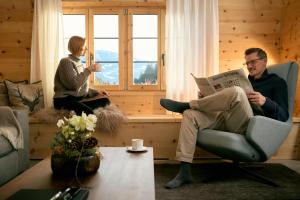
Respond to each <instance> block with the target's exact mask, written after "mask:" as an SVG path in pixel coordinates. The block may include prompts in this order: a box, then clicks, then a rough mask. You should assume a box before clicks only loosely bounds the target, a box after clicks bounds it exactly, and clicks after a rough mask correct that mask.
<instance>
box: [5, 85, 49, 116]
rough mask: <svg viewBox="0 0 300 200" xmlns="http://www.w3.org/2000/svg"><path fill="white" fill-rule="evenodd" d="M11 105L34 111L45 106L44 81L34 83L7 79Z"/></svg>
mask: <svg viewBox="0 0 300 200" xmlns="http://www.w3.org/2000/svg"><path fill="white" fill-rule="evenodd" d="M4 82H5V85H6V87H7V91H8V98H9V103H10V105H12V106H14V107H17V108H25V109H27V110H28V111H29V112H30V113H33V112H35V111H37V110H39V109H41V108H43V107H44V95H43V87H42V82H41V81H40V82H36V83H33V84H20V83H13V82H11V81H8V80H5V81H4Z"/></svg>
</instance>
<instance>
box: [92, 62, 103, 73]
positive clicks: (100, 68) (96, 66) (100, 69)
mask: <svg viewBox="0 0 300 200" xmlns="http://www.w3.org/2000/svg"><path fill="white" fill-rule="evenodd" d="M94 69H95V72H101V71H102V66H101V64H99V63H94Z"/></svg>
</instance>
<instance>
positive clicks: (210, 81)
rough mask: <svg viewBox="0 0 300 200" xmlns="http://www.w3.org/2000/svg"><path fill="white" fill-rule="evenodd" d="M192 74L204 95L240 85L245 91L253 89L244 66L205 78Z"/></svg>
mask: <svg viewBox="0 0 300 200" xmlns="http://www.w3.org/2000/svg"><path fill="white" fill-rule="evenodd" d="M191 75H192V76H193V77H194V79H195V81H196V83H197V85H198V88H199V90H200V91H201V93H202V94H203V95H204V96H208V95H211V94H213V93H215V92H218V91H221V90H223V89H224V88H228V87H232V86H240V87H241V88H243V89H244V90H245V92H250V91H253V87H252V85H251V83H250V81H249V80H248V78H247V77H246V75H245V72H244V70H243V69H242V68H241V69H236V70H231V71H228V72H224V73H221V74H217V75H214V76H209V77H205V78H203V77H201V78H197V77H195V76H194V75H193V74H192V73H191Z"/></svg>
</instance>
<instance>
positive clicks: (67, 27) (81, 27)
mask: <svg viewBox="0 0 300 200" xmlns="http://www.w3.org/2000/svg"><path fill="white" fill-rule="evenodd" d="M63 29H64V54H65V56H68V54H70V52H69V50H68V42H69V39H70V38H71V37H72V36H74V35H77V36H80V37H83V38H85V15H77V14H76V15H63ZM80 59H81V61H82V63H84V64H85V63H86V58H85V56H82V57H81V58H80Z"/></svg>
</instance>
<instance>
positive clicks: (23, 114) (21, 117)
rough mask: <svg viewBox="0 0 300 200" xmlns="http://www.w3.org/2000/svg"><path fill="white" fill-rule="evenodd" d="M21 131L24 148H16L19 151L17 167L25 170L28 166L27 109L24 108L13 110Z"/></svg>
mask: <svg viewBox="0 0 300 200" xmlns="http://www.w3.org/2000/svg"><path fill="white" fill-rule="evenodd" d="M13 112H14V115H15V116H16V118H17V120H18V122H19V124H20V126H21V128H22V131H23V140H24V141H23V142H24V149H18V152H19V169H20V170H21V171H23V170H25V169H26V168H28V166H29V119H28V111H26V110H16V109H14V110H13Z"/></svg>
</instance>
